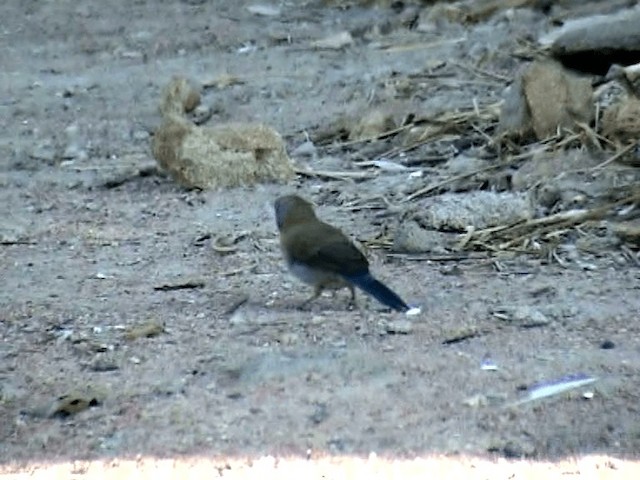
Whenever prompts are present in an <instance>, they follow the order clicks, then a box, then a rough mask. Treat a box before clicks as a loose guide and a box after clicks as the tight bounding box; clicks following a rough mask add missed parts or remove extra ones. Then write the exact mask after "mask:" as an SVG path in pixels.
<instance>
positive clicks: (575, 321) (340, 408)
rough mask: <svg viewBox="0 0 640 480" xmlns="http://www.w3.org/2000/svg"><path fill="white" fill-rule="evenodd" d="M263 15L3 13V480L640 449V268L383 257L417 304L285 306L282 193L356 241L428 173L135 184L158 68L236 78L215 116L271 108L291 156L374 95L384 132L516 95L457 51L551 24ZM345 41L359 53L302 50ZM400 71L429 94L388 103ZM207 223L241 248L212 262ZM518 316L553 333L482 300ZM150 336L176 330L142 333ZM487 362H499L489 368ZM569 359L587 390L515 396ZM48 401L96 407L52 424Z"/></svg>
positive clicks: (303, 7) (487, 53)
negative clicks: (396, 307) (169, 461)
mask: <svg viewBox="0 0 640 480" xmlns="http://www.w3.org/2000/svg"><path fill="white" fill-rule="evenodd" d="M327 3H330V2H327ZM254 4H256V2H246V1H231V0H219V1H182V2H179V1H170V2H146V1H137V2H119V1H113V0H107V1H101V2H98V1H83V2H75V1H70V0H56V1H46V2H41V1H27V2H24V1H18V0H7V1H5V2H3V6H2V15H1V17H2V18H1V19H0V26H1V27H2V28H1V32H0V35H1V37H0V38H1V40H0V45H2V47H1V48H0V64H1V65H2V69H1V71H0V79H1V81H0V127H1V130H2V132H3V134H2V136H1V137H0V240H2V245H0V287H1V288H0V339H1V343H0V359H1V360H0V407H1V408H0V472H9V471H14V470H16V469H19V468H20V467H21V466H24V465H27V464H39V463H46V462H53V461H57V462H69V461H72V460H75V459H86V460H95V459H102V460H108V459H118V458H119V459H127V458H129V459H130V458H135V457H136V456H143V457H152V458H172V457H173V458H176V457H178V456H181V455H204V456H207V455H212V456H216V457H224V456H228V457H235V458H251V457H255V458H258V457H260V456H264V455H273V456H275V457H279V456H293V457H294V458H307V457H310V458H313V457H314V456H326V455H340V456H353V455H356V456H364V457H367V456H368V455H370V454H371V452H375V453H376V454H377V455H379V456H385V457H387V458H395V459H402V458H413V457H429V456H434V455H435V456H438V455H445V456H447V457H449V458H455V455H465V456H474V457H479V458H484V459H487V460H490V461H492V460H495V459H496V458H502V457H506V458H511V459H512V458H521V457H525V458H528V459H530V460H535V461H555V460H562V459H565V460H566V459H568V458H575V457H580V456H582V455H587V454H595V455H605V456H612V457H616V458H625V459H630V460H637V455H638V452H640V416H639V411H638V408H639V404H638V398H640V373H639V369H640V324H639V323H638V318H639V315H638V313H639V312H640V295H639V292H640V291H639V289H640V273H639V271H638V268H637V267H636V266H633V265H632V264H630V263H628V262H624V258H623V257H621V254H620V252H619V251H618V250H617V249H616V248H613V247H611V248H606V247H603V249H602V250H597V251H593V252H590V253H584V252H583V253H581V257H580V261H574V262H569V263H566V264H563V265H560V264H558V263H555V262H547V261H546V260H544V259H539V258H535V257H529V256H522V257H512V258H505V259H500V260H497V259H495V258H491V257H488V256H486V257H483V256H477V257H471V258H474V259H471V258H468V259H464V260H460V261H458V262H452V261H442V262H440V261H436V260H433V259H432V260H415V259H412V258H411V257H406V256H402V255H395V256H391V255H387V253H388V252H386V251H384V250H381V249H371V250H370V251H369V252H368V255H369V257H370V259H371V262H372V269H373V271H374V272H375V273H376V275H377V276H378V277H379V278H381V279H382V280H384V281H385V282H386V283H388V284H389V285H391V286H392V287H393V288H394V289H395V290H396V291H398V292H399V293H400V294H401V295H402V296H403V297H404V298H405V299H406V300H407V301H408V302H409V303H411V304H416V305H420V306H421V308H422V313H421V314H419V315H417V316H414V317H405V316H403V315H401V314H394V313H389V312H386V311H383V310H382V309H381V308H380V305H378V304H376V303H375V301H373V300H369V299H366V298H365V297H364V296H363V295H360V308H359V309H355V310H349V309H348V308H347V300H348V296H347V293H346V292H339V293H338V294H336V295H335V296H330V295H327V296H323V297H322V298H321V299H319V300H318V301H316V302H315V303H313V304H312V306H311V307H310V308H309V309H308V310H300V309H299V308H298V305H299V304H300V303H301V301H302V300H304V299H305V298H306V297H307V295H308V294H309V290H308V288H307V287H305V286H302V285H300V284H298V283H297V282H296V281H295V280H294V279H292V278H291V277H290V276H289V275H288V274H287V272H286V269H285V267H284V265H283V263H282V259H281V255H280V252H279V247H278V238H277V232H276V228H275V223H274V218H273V210H272V203H273V200H274V199H275V198H276V197H277V196H279V195H282V194H286V193H291V192H297V193H298V194H300V195H303V196H305V197H307V198H309V199H311V200H313V201H314V202H315V203H316V204H317V205H318V209H317V210H318V215H319V216H320V217H322V218H324V219H327V220H330V221H331V222H332V223H333V224H335V225H337V226H339V227H340V228H342V229H343V230H345V231H346V232H349V233H350V234H353V236H354V238H356V239H358V240H360V241H362V242H366V241H367V240H368V239H372V238H376V237H378V236H380V235H381V234H382V233H383V232H393V229H394V227H395V225H396V223H397V221H398V218H397V215H394V214H382V212H381V211H379V210H377V209H375V208H345V205H354V204H356V203H357V202H358V201H360V200H363V199H371V198H381V197H384V198H386V199H387V200H388V201H389V202H390V204H392V205H394V204H399V200H400V199H401V198H402V195H403V193H404V192H406V191H407V189H409V188H411V189H415V188H417V187H418V186H420V185H421V184H423V183H424V182H426V181H427V180H426V178H427V177H432V176H437V175H438V166H437V165H436V166H434V167H430V168H426V169H424V174H423V177H417V176H409V174H408V173H407V172H406V171H398V172H395V171H377V170H372V171H374V172H375V173H376V174H375V175H372V176H371V178H368V179H365V180H362V181H355V182H353V181H352V182H349V181H342V180H336V179H334V180H332V179H327V178H309V177H306V176H299V177H298V178H297V179H296V180H295V181H294V182H292V183H291V184H288V185H276V184H269V185H258V186H254V187H246V188H234V189H229V190H223V191H187V190H185V189H183V188H181V187H180V186H178V185H177V184H176V183H175V182H174V181H172V180H171V179H170V178H168V177H166V176H163V175H159V174H155V173H153V172H152V173H150V174H144V175H135V174H134V173H135V172H136V171H137V170H139V169H145V168H146V167H148V166H150V165H153V164H154V160H153V158H152V156H151V153H150V140H151V135H152V132H153V131H154V129H155V128H156V127H157V126H158V125H159V122H160V116H159V114H158V102H159V98H160V91H161V89H162V87H163V86H164V85H165V84H166V83H167V82H168V81H169V80H170V79H171V77H172V76H173V75H176V74H180V75H184V76H186V77H188V78H192V79H194V80H196V81H199V82H206V81H207V80H209V79H212V78H214V79H215V78H219V77H220V76H222V75H226V74H230V75H233V76H235V77H237V78H238V79H240V80H241V83H238V84H235V85H230V86H226V87H225V88H209V89H207V90H205V91H204V94H203V103H204V104H206V105H209V106H211V108H212V112H213V116H212V118H211V119H210V120H209V124H215V123H216V122H224V121H239V122H244V121H260V122H264V123H266V124H268V125H270V126H272V127H273V128H275V129H276V130H277V131H279V132H280V133H281V134H282V136H283V137H284V138H285V140H286V142H287V146H288V149H289V151H290V152H294V151H295V149H296V147H298V146H299V145H301V144H303V143H304V142H305V141H306V140H307V134H309V135H311V136H312V137H313V133H314V132H318V131H320V130H328V129H331V127H332V126H334V125H335V124H336V122H338V119H340V118H354V117H356V118H357V117H358V116H361V115H363V112H366V111H368V110H369V109H370V108H372V107H376V106H382V107H384V109H385V110H387V111H391V112H393V114H394V115H395V116H396V118H397V119H398V120H400V117H401V116H402V115H403V114H405V113H408V112H435V111H444V110H453V109H457V108H461V109H462V108H464V109H469V108H473V106H474V102H475V103H476V104H479V105H485V104H490V103H494V102H496V101H498V100H499V99H500V96H501V92H502V90H503V89H504V87H505V86H506V83H505V82H502V81H500V80H499V77H498V76H497V75H496V77H495V78H489V77H487V76H482V75H478V72H477V71H474V70H473V69H470V68H468V67H467V66H469V65H475V64H477V63H478V62H479V61H480V59H484V60H483V66H484V67H483V68H484V69H486V70H487V71H492V72H496V74H499V75H501V76H504V77H505V78H511V77H512V76H513V75H514V73H515V71H516V70H517V69H518V68H519V65H520V64H521V63H522V60H521V59H520V58H519V57H518V56H517V55H513V54H514V52H515V51H516V49H517V48H518V45H519V42H521V41H524V40H526V39H533V38H537V37H538V36H539V35H540V34H541V33H543V32H545V31H546V30H548V29H549V28H551V25H550V20H549V17H548V16H547V15H545V13H543V12H539V11H533V10H529V9H523V10H515V11H514V10H511V11H509V12H507V13H499V14H497V15H496V16H494V17H492V18H491V19H490V20H488V21H486V22H481V23H478V24H476V25H460V24H455V23H450V24H446V25H445V27H438V26H436V27H435V28H434V30H433V31H431V32H429V31H419V30H418V29H416V28H413V27H414V24H413V23H414V20H415V12H416V11H415V10H411V9H412V8H414V7H412V6H410V5H405V6H404V7H402V6H401V2H396V7H397V8H386V7H381V8H360V7H352V8H338V7H335V6H333V5H326V4H322V3H321V2H281V3H280V4H279V10H278V11H271V10H267V11H266V12H262V13H267V14H268V15H259V14H256V13H255V9H254V10H251V9H247V8H246V7H247V6H249V5H254ZM260 5H265V4H260ZM258 13H260V12H258ZM423 30H424V29H423ZM342 31H349V32H351V34H352V36H353V44H352V45H350V46H347V47H345V48H341V49H317V48H312V47H311V44H312V42H313V41H316V40H319V39H323V38H326V37H328V36H330V35H331V34H335V33H339V32H342ZM425 72H427V73H428V74H427V73H425ZM410 75H414V76H415V75H417V76H420V75H423V77H421V78H423V80H422V81H421V83H420V87H419V89H418V90H416V91H414V92H412V93H411V94H410V95H406V96H405V97H398V96H397V95H396V96H392V95H390V94H389V93H388V91H389V89H388V86H389V85H391V84H393V83H394V81H395V79H397V78H400V77H406V76H410ZM395 91H398V90H395ZM461 148H463V147H461ZM347 153H349V151H348V148H347V147H344V148H334V149H332V148H331V147H330V146H327V147H322V146H318V149H317V152H315V154H314V155H313V156H305V155H302V154H301V155H298V156H296V155H293V154H292V158H293V159H294V161H295V162H296V165H298V166H299V167H310V168H313V169H316V170H333V171H336V170H339V171H358V168H357V167H355V166H354V165H352V163H351V162H352V160H351V159H349V158H347V157H348V156H347ZM419 154H420V153H419V152H413V153H409V154H407V155H419ZM132 172H133V173H132ZM145 172H147V173H148V171H147V170H145ZM119 178H126V179H127V181H124V182H119V181H117V180H118V179H119ZM221 238H230V239H231V241H230V242H229V243H230V244H231V245H232V246H233V247H234V248H231V250H232V251H230V252H222V253H221V252H220V251H217V250H216V248H215V245H216V242H217V241H218V240H219V239H221ZM621 258H622V260H621ZM184 284H186V287H189V288H179V289H172V288H171V286H172V285H183V286H185V285H184ZM163 287H167V288H163ZM510 309H511V310H513V309H525V310H528V311H533V312H535V315H537V316H534V318H538V319H539V318H541V317H542V318H544V320H545V321H543V322H538V323H536V325H527V324H526V322H525V323H524V324H523V323H518V322H509V321H505V320H504V319H503V318H501V317H500V316H499V315H495V314H494V312H500V311H509V310H510ZM534 323H535V322H534ZM149 324H151V325H164V331H163V332H156V333H159V334H158V335H155V336H150V337H146V336H144V335H142V336H140V337H139V338H138V337H137V338H132V337H133V336H135V335H131V329H132V328H137V327H140V326H146V325H149ZM468 332H471V333H472V335H469V336H468V338H464V337H466V333H468ZM489 361H490V362H491V363H492V364H494V365H495V366H496V367H497V368H496V369H488V370H487V369H483V368H482V366H483V364H486V363H487V362H489ZM578 374H584V375H588V376H591V377H594V378H596V379H597V380H596V382H595V383H593V384H591V385H588V386H584V387H582V388H578V389H574V390H571V391H569V392H566V393H563V394H561V395H556V396H553V397H551V398H547V399H543V400H539V401H536V402H531V403H525V404H520V405H517V406H514V405H512V402H515V401H517V400H518V399H519V398H521V396H522V395H524V392H523V391H522V390H523V387H527V386H531V385H533V384H535V383H537V382H542V381H551V380H557V379H559V378H562V377H566V376H569V375H578ZM87 392H91V393H87ZM64 395H76V397H70V398H71V399H74V398H77V399H80V400H82V399H85V400H87V399H88V400H93V399H95V403H97V405H94V406H92V407H91V408H88V409H85V410H82V411H79V412H78V413H75V414H72V415H69V416H66V417H62V418H60V417H61V416H60V415H50V414H51V413H53V412H54V411H55V409H56V408H59V406H60V403H56V399H57V398H59V397H61V396H64ZM72 403H73V402H72ZM70 408H71V407H70ZM602 465H605V466H604V467H602V468H615V467H614V466H611V465H610V464H609V463H607V462H603V463H602ZM607 466H608V467H607Z"/></svg>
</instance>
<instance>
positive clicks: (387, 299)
mask: <svg viewBox="0 0 640 480" xmlns="http://www.w3.org/2000/svg"><path fill="white" fill-rule="evenodd" d="M345 278H346V279H347V280H348V281H349V282H351V283H353V284H354V285H355V286H356V287H358V288H360V289H362V290H363V291H365V292H367V293H368V294H369V295H371V296H372V297H373V298H375V299H376V300H378V301H379V302H380V303H382V304H384V305H386V306H387V307H390V308H393V309H394V310H398V311H400V312H406V311H407V310H409V306H408V305H407V304H406V303H404V300H402V299H401V298H400V297H399V296H398V294H397V293H395V292H394V291H393V290H391V289H390V288H389V287H387V286H386V285H385V284H384V283H382V282H380V281H378V280H376V279H375V278H374V277H373V276H371V274H370V273H369V272H367V273H363V274H359V275H349V276H345Z"/></svg>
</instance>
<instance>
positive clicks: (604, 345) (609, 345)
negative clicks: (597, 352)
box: [600, 340, 616, 350]
mask: <svg viewBox="0 0 640 480" xmlns="http://www.w3.org/2000/svg"><path fill="white" fill-rule="evenodd" d="M615 346H616V344H615V343H613V342H612V341H611V340H605V341H603V342H602V343H601V344H600V348H601V349H603V350H611V349H612V348H615Z"/></svg>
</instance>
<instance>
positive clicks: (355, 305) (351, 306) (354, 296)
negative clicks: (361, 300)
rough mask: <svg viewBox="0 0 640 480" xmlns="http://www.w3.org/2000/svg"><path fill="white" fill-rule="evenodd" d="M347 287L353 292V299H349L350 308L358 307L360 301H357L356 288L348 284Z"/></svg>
mask: <svg viewBox="0 0 640 480" xmlns="http://www.w3.org/2000/svg"><path fill="white" fill-rule="evenodd" d="M347 287H348V288H349V291H350V292H351V299H350V300H349V308H358V302H357V301H356V289H355V288H353V285H347Z"/></svg>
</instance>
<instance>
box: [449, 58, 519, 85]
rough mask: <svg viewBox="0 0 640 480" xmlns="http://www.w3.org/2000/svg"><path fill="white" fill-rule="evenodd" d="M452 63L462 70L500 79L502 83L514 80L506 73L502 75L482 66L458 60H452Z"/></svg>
mask: <svg viewBox="0 0 640 480" xmlns="http://www.w3.org/2000/svg"><path fill="white" fill-rule="evenodd" d="M452 64H453V65H455V66H456V67H458V68H461V69H462V70H466V71H467V72H470V73H473V74H474V75H478V76H483V77H489V78H492V79H494V80H498V81H499V82H500V83H509V82H510V81H511V80H512V78H510V77H505V76H504V75H500V74H498V73H493V72H490V71H488V70H484V69H482V68H478V67H470V66H468V65H464V64H462V63H458V62H452Z"/></svg>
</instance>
